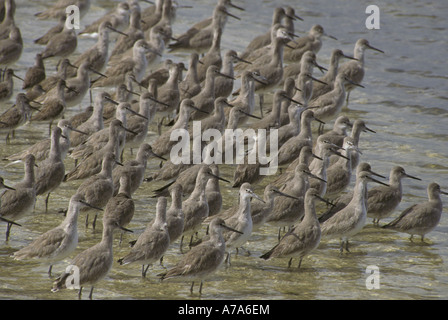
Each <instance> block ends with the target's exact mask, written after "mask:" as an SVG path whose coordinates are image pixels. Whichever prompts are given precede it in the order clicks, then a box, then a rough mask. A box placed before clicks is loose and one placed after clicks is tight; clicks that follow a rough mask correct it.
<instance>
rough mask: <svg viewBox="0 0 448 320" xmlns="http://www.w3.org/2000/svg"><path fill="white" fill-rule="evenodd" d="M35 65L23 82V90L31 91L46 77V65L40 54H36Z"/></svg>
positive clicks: (28, 71) (27, 72) (29, 69)
mask: <svg viewBox="0 0 448 320" xmlns="http://www.w3.org/2000/svg"><path fill="white" fill-rule="evenodd" d="M34 61H35V62H34V65H33V66H32V67H30V68H28V70H27V71H26V74H25V78H24V80H23V85H22V89H24V90H25V89H30V88H32V87H34V86H35V85H36V84H39V83H40V82H42V81H43V80H44V79H45V77H46V75H45V65H44V61H43V59H42V55H41V54H40V53H38V54H36V58H35V60H34Z"/></svg>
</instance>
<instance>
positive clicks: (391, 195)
mask: <svg viewBox="0 0 448 320" xmlns="http://www.w3.org/2000/svg"><path fill="white" fill-rule="evenodd" d="M403 178H411V179H414V180H419V181H421V179H420V178H417V177H415V176H411V175H410V174H407V173H406V171H405V170H404V168H403V167H400V166H395V167H393V168H392V169H391V170H390V175H389V185H388V186H384V187H383V186H378V187H375V188H372V189H370V190H369V192H368V200H367V216H368V217H369V218H373V223H374V224H379V222H380V220H381V219H384V218H387V217H389V216H390V215H391V214H392V213H393V212H394V210H395V208H396V207H397V206H398V205H399V204H400V202H401V197H402V195H403V188H402V185H401V179H403Z"/></svg>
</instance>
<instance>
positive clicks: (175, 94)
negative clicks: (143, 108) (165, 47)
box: [157, 63, 185, 115]
mask: <svg viewBox="0 0 448 320" xmlns="http://www.w3.org/2000/svg"><path fill="white" fill-rule="evenodd" d="M184 69H185V66H184V64H183V63H182V64H181V63H173V64H172V65H171V66H170V68H169V74H170V76H169V78H168V80H167V82H166V83H165V84H164V85H163V86H161V87H159V88H157V100H159V101H161V102H163V103H164V104H163V105H158V106H157V114H161V115H170V114H171V113H173V112H174V111H175V110H177V108H178V106H179V102H180V91H179V75H180V74H181V73H182V70H184Z"/></svg>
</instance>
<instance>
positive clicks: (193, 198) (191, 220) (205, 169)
mask: <svg viewBox="0 0 448 320" xmlns="http://www.w3.org/2000/svg"><path fill="white" fill-rule="evenodd" d="M213 177H214V178H217V179H220V180H223V181H226V182H229V181H227V180H225V179H223V178H221V177H219V176H215V175H214V174H213V172H212V169H211V168H210V167H209V166H207V165H204V166H201V168H200V170H199V172H198V174H197V177H196V181H195V186H194V189H193V191H192V192H191V194H190V196H189V197H188V198H187V199H186V200H185V201H184V202H183V203H182V211H183V212H184V215H185V223H184V230H183V232H182V238H181V245H180V247H181V249H182V242H183V241H182V240H183V238H184V237H185V236H190V237H191V238H190V247H191V245H192V242H193V236H194V235H195V234H196V233H197V232H198V231H199V229H200V227H201V224H202V222H203V221H204V219H205V218H207V217H208V214H209V207H208V203H207V198H206V194H205V187H206V185H207V182H208V180H209V179H210V178H213Z"/></svg>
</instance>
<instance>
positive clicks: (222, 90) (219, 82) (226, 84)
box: [215, 50, 250, 98]
mask: <svg viewBox="0 0 448 320" xmlns="http://www.w3.org/2000/svg"><path fill="white" fill-rule="evenodd" d="M235 61H241V62H242V63H247V64H250V62H249V61H246V60H244V59H241V58H240V57H238V55H237V53H236V51H235V50H228V51H227V52H226V53H225V55H224V59H223V63H222V67H221V71H220V72H221V73H222V74H225V75H228V76H229V77H223V76H219V75H218V77H216V78H215V97H217V98H218V97H225V98H227V97H228V96H230V94H231V93H232V91H233V84H234V79H232V78H234V77H235V72H234V68H233V64H234V62H235ZM230 77H231V78H230Z"/></svg>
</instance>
